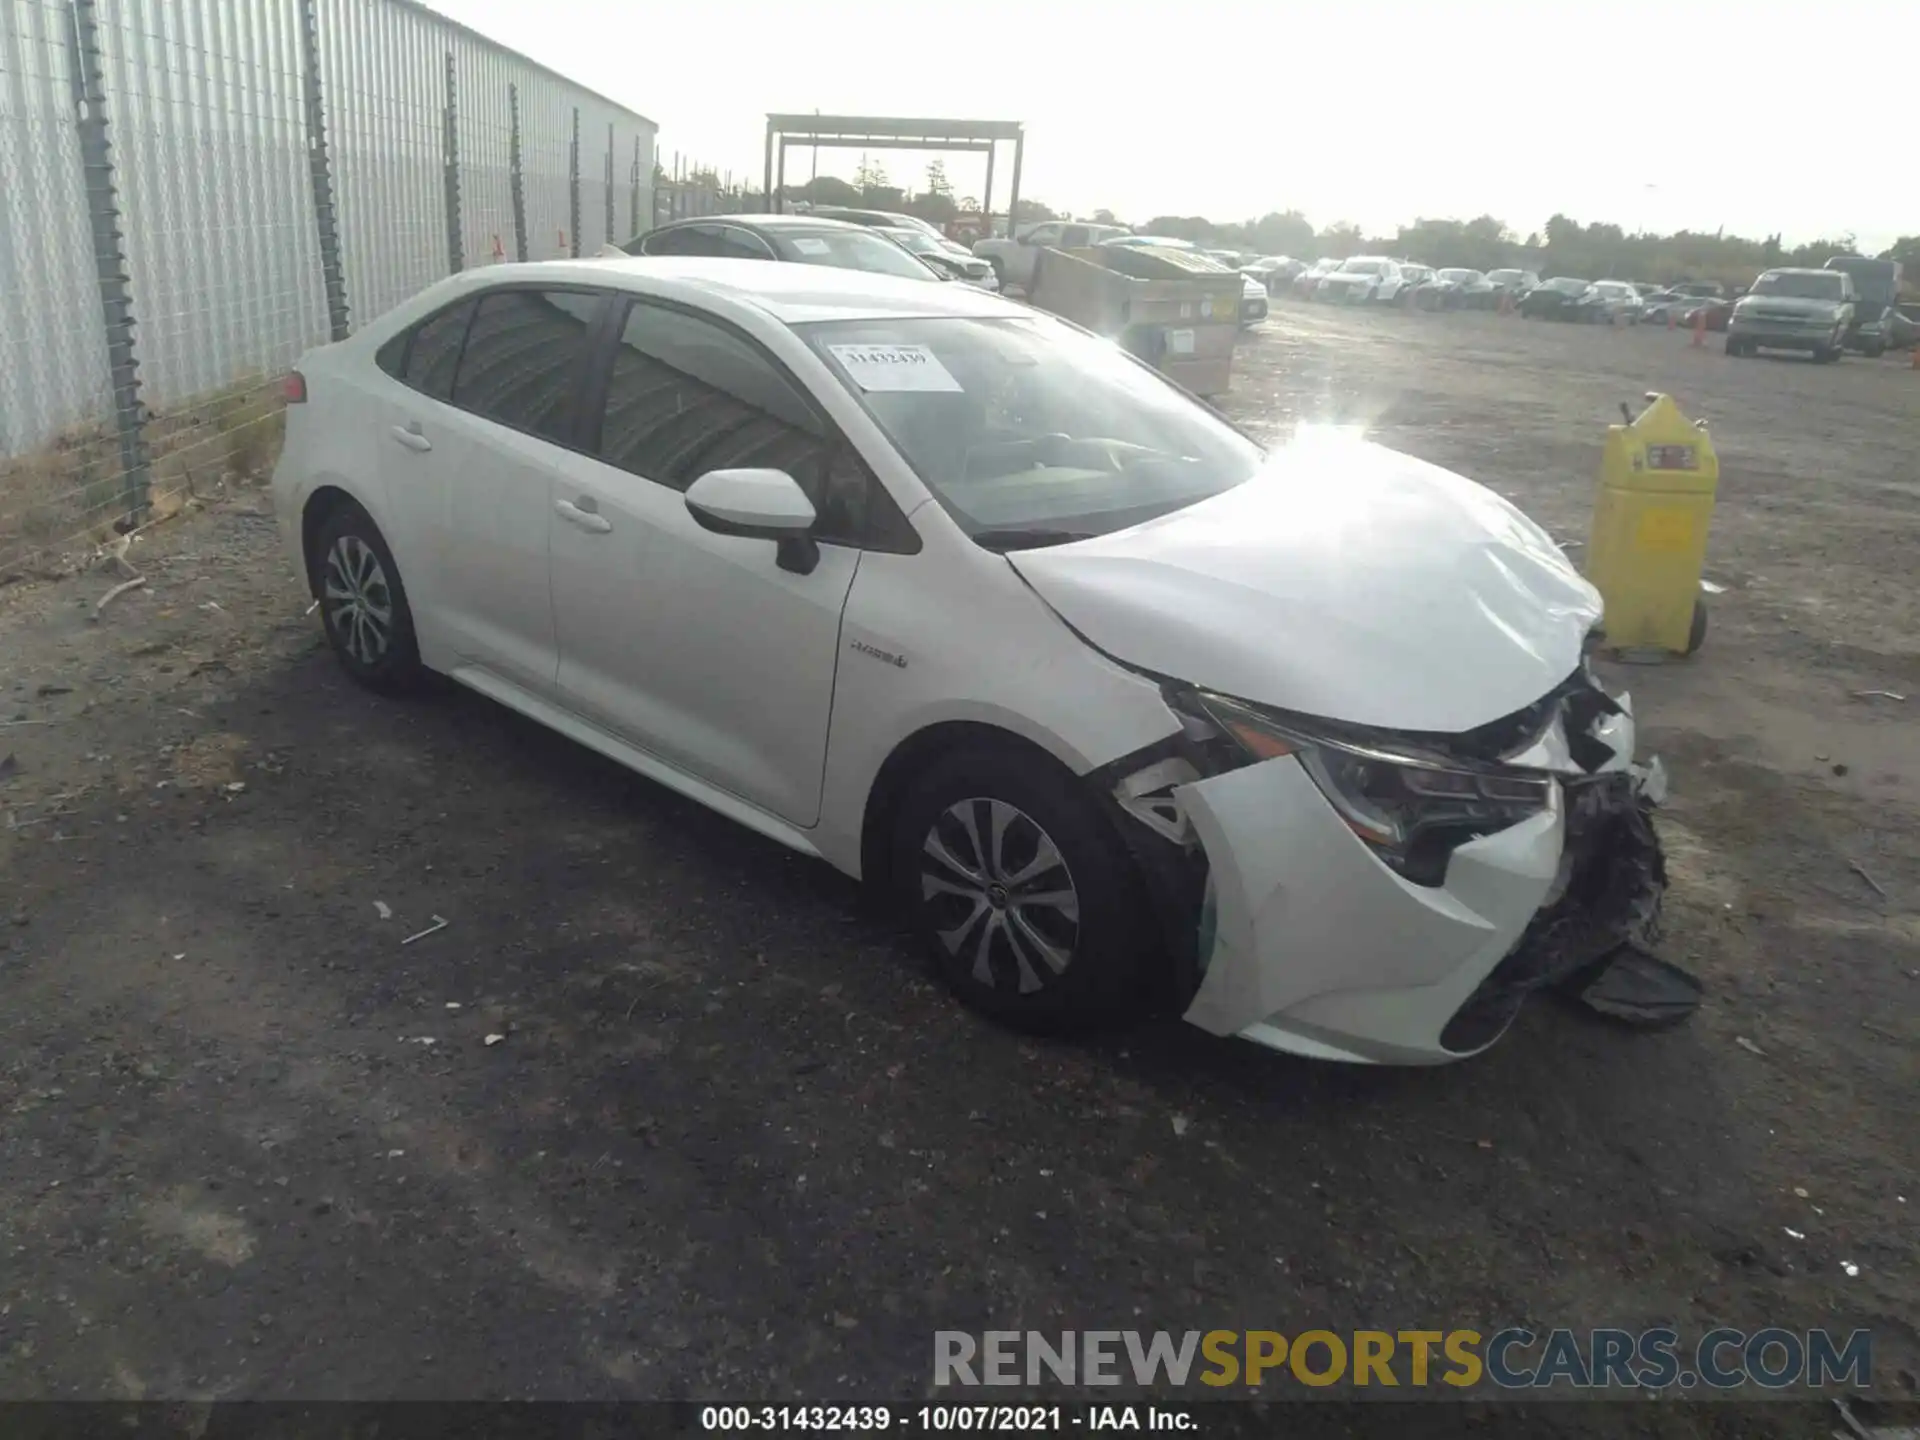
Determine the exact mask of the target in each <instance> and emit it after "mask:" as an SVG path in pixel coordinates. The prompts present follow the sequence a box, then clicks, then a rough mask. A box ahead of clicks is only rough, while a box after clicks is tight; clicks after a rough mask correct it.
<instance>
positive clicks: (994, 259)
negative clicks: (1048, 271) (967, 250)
mask: <svg viewBox="0 0 1920 1440" xmlns="http://www.w3.org/2000/svg"><path fill="white" fill-rule="evenodd" d="M1126 233H1127V232H1126V231H1125V230H1124V229H1123V228H1121V227H1120V226H1118V225H1083V224H1081V223H1080V222H1078V221H1069V220H1048V221H1046V222H1044V223H1043V224H1039V225H1034V226H1030V227H1029V228H1028V229H1026V230H1024V231H1022V232H1021V234H1020V237H1019V238H1018V239H1017V240H981V241H977V242H976V243H975V244H974V247H973V253H974V254H975V255H978V256H979V257H980V258H981V259H982V260H984V261H986V262H987V263H988V264H989V265H991V266H992V267H993V273H994V274H995V275H996V276H997V277H998V278H999V280H1000V283H1001V285H1003V286H1006V285H1017V286H1019V287H1020V288H1021V290H1023V291H1024V290H1025V289H1026V288H1027V287H1028V286H1029V285H1031V284H1032V283H1033V267H1034V264H1035V261H1036V259H1037V257H1038V256H1039V254H1040V252H1041V251H1042V250H1077V249H1079V248H1081V247H1082V246H1085V245H1098V244H1099V243H1100V242H1101V241H1102V240H1106V239H1110V238H1111V237H1113V236H1115V235H1125V234H1126Z"/></svg>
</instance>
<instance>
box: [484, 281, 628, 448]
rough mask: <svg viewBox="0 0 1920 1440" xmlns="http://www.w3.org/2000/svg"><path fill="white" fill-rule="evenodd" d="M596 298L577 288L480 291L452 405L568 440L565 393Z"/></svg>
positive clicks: (576, 370) (575, 381)
mask: <svg viewBox="0 0 1920 1440" xmlns="http://www.w3.org/2000/svg"><path fill="white" fill-rule="evenodd" d="M599 306H600V297H599V296H598V295H596V294H593V293H591V292H589V291H581V290H496V291H493V292H491V293H490V294H486V295H482V296H481V297H480V308H479V309H478V310H476V311H475V312H474V316H473V325H472V327H471V328H470V329H469V330H468V332H467V345H466V349H465V350H464V351H462V352H461V355H460V366H459V370H458V373H457V374H456V375H455V377H454V382H453V403H454V404H455V405H458V406H459V407H460V408H461V409H462V410H471V411H472V412H473V413H474V414H476V415H480V416H484V417H485V418H486V419H488V420H493V421H497V422H498V423H499V424H502V425H508V426H511V427H512V428H513V429H515V430H525V431H526V432H528V433H529V434H532V435H539V436H542V437H543V438H545V439H548V440H558V441H562V442H565V441H567V440H568V439H569V438H570V427H571V423H572V415H573V406H572V399H573V396H574V394H575V393H576V392H577V391H578V389H579V387H580V382H581V378H582V377H581V373H580V371H581V362H582V360H583V359H584V357H585V354H586V349H587V336H588V333H589V332H590V331H591V330H592V328H593V319H594V315H595V312H596V311H597V310H598V309H599Z"/></svg>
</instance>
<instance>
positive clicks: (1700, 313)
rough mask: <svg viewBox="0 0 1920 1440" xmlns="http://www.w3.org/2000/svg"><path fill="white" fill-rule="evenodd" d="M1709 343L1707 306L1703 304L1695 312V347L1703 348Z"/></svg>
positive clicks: (1697, 348)
mask: <svg viewBox="0 0 1920 1440" xmlns="http://www.w3.org/2000/svg"><path fill="white" fill-rule="evenodd" d="M1706 343H1707V307H1706V306H1704V305H1702V306H1701V307H1700V308H1699V309H1698V310H1696V311H1694V312H1693V348H1694V349H1696V350H1699V349H1703V348H1704V347H1705V346H1706Z"/></svg>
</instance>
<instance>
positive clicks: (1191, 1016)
mask: <svg viewBox="0 0 1920 1440" xmlns="http://www.w3.org/2000/svg"><path fill="white" fill-rule="evenodd" d="M1606 708H1607V713H1603V714H1599V715H1588V716H1585V717H1583V720H1584V721H1585V723H1583V724H1582V725H1581V727H1580V731H1579V735H1580V737H1581V739H1582V740H1583V741H1595V740H1597V741H1599V742H1601V743H1602V744H1603V745H1604V750H1605V758H1604V760H1602V759H1600V758H1599V757H1598V756H1593V755H1590V756H1589V757H1588V763H1590V764H1591V765H1592V766H1593V768H1592V770H1591V771H1588V770H1586V769H1584V768H1583V766H1582V765H1581V764H1580V763H1577V762H1576V761H1575V760H1573V759H1571V758H1569V755H1568V744H1567V737H1566V736H1565V735H1564V734H1563V733H1562V731H1563V727H1561V726H1558V725H1556V726H1552V727H1549V729H1548V730H1547V731H1545V732H1543V733H1542V735H1541V736H1540V737H1539V738H1538V739H1537V740H1536V741H1535V743H1534V744H1533V745H1532V746H1531V747H1529V749H1528V750H1527V751H1525V752H1524V753H1523V754H1521V755H1516V756H1514V757H1513V762H1514V763H1525V764H1528V765H1537V766H1539V767H1540V768H1542V769H1548V770H1552V771H1554V772H1557V773H1558V774H1559V777H1560V778H1559V783H1558V784H1556V785H1554V786H1553V787H1552V790H1551V793H1550V799H1549V802H1548V804H1547V805H1546V807H1545V808H1544V809H1543V810H1541V811H1540V812H1539V813H1537V814H1534V815H1531V816H1529V817H1528V818H1526V819H1524V820H1522V821H1520V822H1519V823H1517V824H1513V825H1510V826H1507V827H1506V828H1504V829H1500V830H1497V831H1494V832H1493V833H1490V834H1487V835H1484V836H1481V837H1479V838H1477V839H1473V840H1470V841H1467V842H1466V843H1464V844H1461V845H1459V846H1458V847H1457V848H1455V849H1454V850H1453V852H1452V854H1451V856H1450V858H1449V860H1448V862H1447V866H1446V873H1445V878H1444V881H1443V882H1442V883H1440V884H1437V885H1424V884H1416V883H1413V882H1411V881H1409V880H1407V879H1405V878H1403V877H1402V876H1401V875H1399V874H1396V873H1395V872H1394V871H1393V870H1392V869H1390V868H1388V866H1386V865H1385V864H1383V863H1382V862H1381V860H1380V858H1379V856H1378V855H1377V854H1376V853H1375V852H1374V851H1373V849H1372V848H1370V847H1369V845H1368V844H1367V842H1365V841H1363V840H1362V839H1361V838H1360V837H1359V836H1358V835H1356V834H1355V833H1354V831H1353V830H1352V829H1351V828H1350V826H1349V825H1348V824H1347V823H1346V822H1345V821H1344V820H1342V818H1341V817H1340V816H1339V815H1338V814H1337V813H1336V811H1335V809H1334V807H1333V806H1332V805H1330V804H1329V803H1328V802H1327V800H1326V798H1325V796H1324V795H1323V794H1322V792H1321V790H1320V788H1319V787H1318V786H1317V785H1316V784H1315V782H1314V780H1313V778H1312V777H1311V776H1310V775H1309V774H1308V772H1307V770H1306V769H1305V767H1304V766H1303V765H1302V764H1301V763H1300V760H1299V758H1298V757H1297V756H1292V755H1286V756H1279V757H1276V758H1274V759H1270V760H1264V761H1260V762H1258V763H1255V764H1251V765H1247V766H1244V767H1242V768H1238V769H1234V770H1230V771H1225V772H1223V773H1218V774H1213V775H1210V776H1208V777H1206V778H1204V779H1196V780H1194V781H1192V782H1191V783H1188V784H1185V785H1182V786H1180V787H1179V788H1178V789H1177V790H1176V791H1175V792H1174V794H1175V795H1176V796H1177V798H1178V801H1179V806H1180V810H1181V812H1182V815H1183V817H1184V818H1185V819H1186V820H1187V821H1189V822H1190V823H1191V825H1192V827H1193V832H1194V834H1195V835H1196V836H1197V838H1198V841H1199V844H1200V846H1201V848H1202V849H1203V850H1204V851H1205V854H1206V857H1207V861H1208V895H1207V902H1206V905H1205V907H1204V914H1203V920H1202V926H1201V928H1202V932H1203V940H1202V953H1201V954H1200V956H1199V968H1200V978H1199V984H1198V988H1197V990H1196V991H1195V993H1194V995H1193V998H1192V1002H1191V1003H1190V1005H1189V1006H1188V1008H1187V1010H1186V1018H1187V1019H1188V1020H1190V1021H1191V1022H1193V1023H1194V1024H1196V1025H1198V1026H1200V1027H1201V1028H1202V1029H1204V1030H1208V1031H1210V1032H1212V1033H1214V1034H1219V1035H1238V1036H1240V1037H1242V1038H1244V1039H1248V1040H1252V1041H1255V1042H1256V1043H1258V1044H1263V1045H1267V1046H1270V1047H1272V1048H1274V1049H1279V1050H1287V1051H1291V1052H1293V1053H1296V1054H1302V1055H1307V1056H1311V1057H1315V1058H1320V1059H1330V1060H1349V1061H1360V1062H1368V1063H1386V1064H1438V1063H1443V1062H1446V1061H1451V1060H1456V1059H1460V1058H1462V1057H1464V1056H1466V1055H1471V1054H1473V1053H1475V1052H1476V1051H1479V1050H1482V1049H1484V1048H1486V1046H1488V1045H1490V1044H1492V1043H1493V1042H1494V1041H1495V1040H1497V1039H1498V1038H1499V1037H1500V1035H1501V1034H1502V1033H1503V1032H1504V1031H1505V1029H1506V1027H1507V1025H1508V1024H1509V1023H1510V1022H1511V1021H1512V1019H1513V1016H1514V1014H1515V1013H1517V1011H1518V1010H1519V1008H1520V1006H1521V1004H1522V1003H1523V1002H1524V1000H1525V998H1526V997H1527V996H1528V995H1530V994H1532V993H1533V992H1534V991H1536V990H1540V989H1543V988H1547V987H1550V986H1556V985H1562V984H1567V983H1571V982H1574V981H1576V980H1577V979H1579V978H1581V977H1583V976H1584V975H1585V974H1586V973H1587V972H1590V971H1592V970H1593V969H1594V968H1595V967H1597V966H1602V965H1603V964H1604V962H1605V959H1606V957H1607V956H1608V955H1609V954H1610V953H1611V952H1613V951H1614V950H1616V949H1618V948H1619V947H1620V946H1621V945H1623V944H1627V943H1636V944H1638V943H1643V942H1644V941H1645V940H1646V939H1647V938H1649V937H1650V936H1651V934H1652V931H1653V928H1654V926H1655V924H1656V923H1657V918H1658V914H1659V908H1660V897H1661V894H1662V892H1663V890H1664V887H1665V865H1664V861H1663V859H1662V857H1661V852H1660V846H1659V840H1658V837H1657V836H1656V835H1655V833H1654V831H1653V827H1652V824H1651V822H1650V820H1649V818H1648V815H1649V812H1650V810H1651V808H1652V807H1653V805H1655V804H1656V803H1657V802H1658V801H1659V799H1660V798H1662V797H1663V795H1664V793H1665V784H1666V780H1665V773H1664V771H1663V770H1662V769H1661V767H1660V765H1659V762H1658V761H1654V762H1653V763H1652V764H1650V765H1648V766H1645V767H1638V766H1634V765H1632V764H1631V761H1630V757H1631V756H1632V754H1633V738H1634V726H1633V721H1632V714H1631V711H1630V709H1629V708H1628V705H1627V702H1626V701H1625V700H1624V699H1622V700H1621V701H1619V702H1613V703H1610V704H1609V705H1608V706H1607V707H1606Z"/></svg>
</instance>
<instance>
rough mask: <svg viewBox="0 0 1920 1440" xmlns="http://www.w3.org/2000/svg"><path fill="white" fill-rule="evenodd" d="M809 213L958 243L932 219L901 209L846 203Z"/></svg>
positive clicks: (822, 218)
mask: <svg viewBox="0 0 1920 1440" xmlns="http://www.w3.org/2000/svg"><path fill="white" fill-rule="evenodd" d="M807 213H808V214H809V215H813V216H816V217H817V218H819V219H821V220H844V221H845V222H846V223H847V224H849V225H865V226H867V227H868V228H869V229H874V230H918V231H920V232H921V233H922V234H924V235H929V236H931V237H933V238H934V239H935V240H941V241H945V242H946V243H947V244H949V245H952V244H956V243H957V242H956V241H952V240H948V239H947V236H946V232H945V231H943V230H942V229H941V228H940V227H939V226H938V225H935V224H934V223H933V222H932V221H931V220H922V219H921V218H920V217H919V216H918V215H908V214H906V213H905V212H904V211H899V210H856V209H852V208H850V207H848V206H845V205H815V206H813V207H812V208H810V209H809V210H808V211H807Z"/></svg>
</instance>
